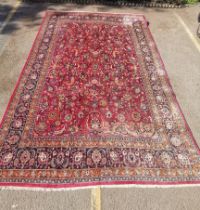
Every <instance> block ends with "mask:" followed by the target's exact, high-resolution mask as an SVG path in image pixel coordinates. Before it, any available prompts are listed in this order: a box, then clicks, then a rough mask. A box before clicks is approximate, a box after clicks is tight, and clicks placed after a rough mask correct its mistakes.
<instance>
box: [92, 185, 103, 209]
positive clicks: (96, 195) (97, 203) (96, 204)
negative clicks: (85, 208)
mask: <svg viewBox="0 0 200 210" xmlns="http://www.w3.org/2000/svg"><path fill="white" fill-rule="evenodd" d="M91 210H101V187H100V186H98V187H95V188H92V190H91Z"/></svg>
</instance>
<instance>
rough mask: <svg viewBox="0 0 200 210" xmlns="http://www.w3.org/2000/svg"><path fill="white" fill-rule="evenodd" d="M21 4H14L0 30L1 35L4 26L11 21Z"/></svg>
mask: <svg viewBox="0 0 200 210" xmlns="http://www.w3.org/2000/svg"><path fill="white" fill-rule="evenodd" d="M20 4H21V1H19V0H18V1H17V2H16V4H15V5H14V7H13V9H12V10H11V11H10V12H9V13H8V15H7V17H6V19H5V21H4V22H3V24H2V26H1V28H0V33H2V31H3V30H4V28H5V27H6V25H7V24H8V23H9V21H10V20H11V19H12V17H13V15H14V14H15V12H16V11H17V9H18V8H19V6H20Z"/></svg>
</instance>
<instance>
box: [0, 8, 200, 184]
mask: <svg viewBox="0 0 200 210" xmlns="http://www.w3.org/2000/svg"><path fill="white" fill-rule="evenodd" d="M0 182H1V184H0V185H1V186H5V185H10V186H43V187H77V186H91V185H114V184H149V185H150V184H151V185H154V184H156V185H168V184H194V183H200V154H199V148H198V146H197V144H196V142H195V140H194V138H193V136H192V133H191V131H190V129H189V127H188V124H187V123H186V121H185V118H184V116H183V114H182V112H181V110H180V107H179V105H178V102H177V100H176V97H175V95H174V93H173V90H172V88H171V85H170V83H169V79H168V76H167V73H166V71H165V68H164V65H163V62H162V60H161V58H160V55H159V52H158V50H157V48H156V45H155V42H154V41H153V38H152V35H151V33H150V31H149V28H148V25H147V21H146V19H145V17H144V16H143V15H131V14H109V13H88V12H50V11H49V12H47V14H46V16H45V18H44V20H43V23H42V25H41V27H40V30H39V33H38V35H37V37H36V40H35V42H34V45H33V47H32V50H31V52H30V55H29V57H28V59H27V62H26V64H25V66H24V68H23V70H22V73H21V76H20V79H19V81H18V83H17V86H16V88H15V91H14V93H13V95H12V97H11V99H10V102H9V105H8V108H7V110H6V113H5V115H4V117H3V120H2V123H1V130H0Z"/></svg>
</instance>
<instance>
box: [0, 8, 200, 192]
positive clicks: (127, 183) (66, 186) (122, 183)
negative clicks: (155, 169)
mask: <svg viewBox="0 0 200 210" xmlns="http://www.w3.org/2000/svg"><path fill="white" fill-rule="evenodd" d="M54 13H92V14H98V13H102V14H114V15H131V16H133V15H135V16H141V17H143V19H144V21H145V23H146V24H147V23H148V21H147V19H146V17H145V15H144V14H138V13H136V14H131V13H117V12H116V13H110V12H90V11H78V10H76V11H67V12H65V11H57V10H46V11H45V13H44V15H43V17H42V21H41V25H40V27H39V30H38V32H37V35H36V37H35V39H34V41H33V44H32V47H31V49H30V51H29V54H28V57H27V59H26V61H25V64H24V66H23V68H22V70H21V72H20V75H19V77H18V80H17V83H16V85H15V87H14V90H13V92H12V95H11V97H10V99H9V102H8V105H7V107H6V110H5V112H4V114H3V117H2V119H1V121H0V128H1V127H2V125H3V122H4V120H5V117H6V115H7V112H8V110H9V108H10V105H11V102H12V100H13V97H14V96H15V93H16V90H17V88H18V86H19V84H20V81H21V78H22V75H23V73H24V71H25V69H26V67H27V64H28V62H29V59H30V56H31V54H32V52H33V49H34V47H35V44H36V41H37V38H38V36H39V34H40V32H41V29H42V27H43V24H44V22H45V20H46V18H47V16H48V15H51V14H54ZM146 29H147V33H148V35H149V38H150V41H151V42H153V48H154V50H155V52H156V53H157V55H158V57H159V59H160V61H161V65H162V69H163V70H164V72H165V76H164V77H165V79H166V82H167V84H168V85H169V88H170V90H171V93H172V97H173V101H174V102H175V103H176V104H177V106H178V109H179V111H180V114H181V116H182V118H183V120H184V124H185V126H186V128H187V129H188V132H189V134H190V135H191V139H192V141H193V144H194V145H195V147H196V149H197V151H198V153H199V154H200V147H199V145H198V144H197V141H196V140H195V138H194V135H193V133H192V130H191V129H190V126H189V124H188V123H187V121H186V118H185V116H184V113H183V111H182V109H181V106H180V104H179V102H178V100H177V97H176V94H175V92H174V90H173V88H172V85H171V82H170V78H169V75H168V72H167V70H166V68H165V64H164V61H163V59H162V57H161V54H160V51H159V50H158V47H157V44H156V42H155V39H154V37H153V35H152V33H151V31H150V28H149V27H148V25H147V27H146ZM101 186H102V187H127V186H128V187H181V186H183V187H191V186H200V180H199V181H175V182H164V183H163V182H156V181H155V182H154V181H111V182H105V181H97V182H92V183H89V182H85V183H83V182H82V183H66V184H51V183H21V182H0V189H2V188H5V189H9V188H11V189H12V188H16V189H21V188H26V187H27V188H28V189H31V188H32V189H42V188H44V189H52V190H53V189H69V190H70V189H79V188H81V189H84V188H86V189H87V188H93V187H101Z"/></svg>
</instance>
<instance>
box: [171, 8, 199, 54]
mask: <svg viewBox="0 0 200 210" xmlns="http://www.w3.org/2000/svg"><path fill="white" fill-rule="evenodd" d="M174 16H175V17H176V18H177V19H178V21H179V23H180V24H181V25H182V27H183V28H184V30H185V32H186V33H187V35H188V36H189V38H190V40H191V41H192V43H193V44H194V46H195V47H196V48H197V50H198V52H199V53H200V43H199V42H198V41H197V38H196V37H195V36H194V35H193V33H192V32H191V30H190V29H189V28H188V26H187V25H186V23H185V22H184V20H183V19H182V18H181V16H180V15H178V14H177V13H176V12H174Z"/></svg>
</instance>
